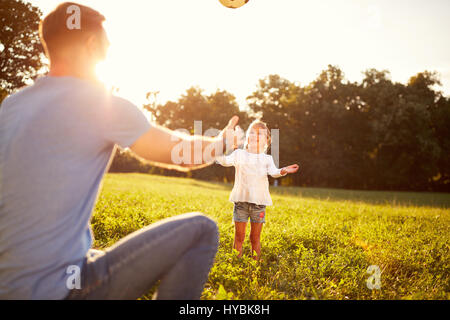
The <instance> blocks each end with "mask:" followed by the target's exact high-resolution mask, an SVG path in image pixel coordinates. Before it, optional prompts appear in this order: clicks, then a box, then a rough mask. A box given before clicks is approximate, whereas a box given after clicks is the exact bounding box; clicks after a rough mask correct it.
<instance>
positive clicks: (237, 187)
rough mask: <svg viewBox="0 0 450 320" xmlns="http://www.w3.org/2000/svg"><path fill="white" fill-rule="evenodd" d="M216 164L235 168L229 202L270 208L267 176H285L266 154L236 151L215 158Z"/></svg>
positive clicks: (270, 199)
mask: <svg viewBox="0 0 450 320" xmlns="http://www.w3.org/2000/svg"><path fill="white" fill-rule="evenodd" d="M216 162H217V163H219V164H221V165H222V166H224V167H231V166H234V167H235V170H236V171H235V179H234V186H233V190H232V191H231V194H230V199H229V200H230V201H231V202H238V201H241V202H250V203H255V204H259V205H266V206H271V205H272V198H271V197H270V193H269V179H267V175H268V174H270V175H271V176H272V177H274V178H279V177H281V176H285V175H286V174H284V175H282V174H281V169H278V168H277V167H276V166H275V163H274V161H273V158H272V156H271V155H268V154H266V153H251V152H248V151H246V150H243V149H236V150H234V151H233V152H232V153H231V154H229V155H228V156H225V155H222V156H219V157H216Z"/></svg>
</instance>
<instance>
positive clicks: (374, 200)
mask: <svg viewBox="0 0 450 320" xmlns="http://www.w3.org/2000/svg"><path fill="white" fill-rule="evenodd" d="M270 192H271V194H273V195H285V196H297V197H302V198H312V199H318V200H330V201H355V202H364V203H368V204H379V205H386V204H387V205H393V206H416V207H436V208H450V193H439V192H403V191H362V190H346V189H325V188H302V187H285V186H278V187H273V186H271V187H270Z"/></svg>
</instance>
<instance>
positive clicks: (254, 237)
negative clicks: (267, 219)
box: [250, 222, 263, 260]
mask: <svg viewBox="0 0 450 320" xmlns="http://www.w3.org/2000/svg"><path fill="white" fill-rule="evenodd" d="M250 227H251V230H250V242H251V243H252V257H253V259H255V260H259V258H260V257H261V241H260V239H261V230H262V227H263V223H261V222H251V223H250ZM253 252H256V256H254V254H253Z"/></svg>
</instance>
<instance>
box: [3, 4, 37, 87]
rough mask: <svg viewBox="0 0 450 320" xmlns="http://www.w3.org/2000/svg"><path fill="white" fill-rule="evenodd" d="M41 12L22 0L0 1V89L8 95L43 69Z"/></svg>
mask: <svg viewBox="0 0 450 320" xmlns="http://www.w3.org/2000/svg"><path fill="white" fill-rule="evenodd" d="M41 15H42V12H41V11H40V10H39V9H38V8H37V7H34V6H32V5H31V4H30V3H25V2H23V1H21V0H0V89H1V90H4V91H7V92H8V93H11V92H13V91H14V90H16V89H18V88H20V87H22V86H24V85H26V84H27V82H28V81H29V80H31V79H35V78H36V77H37V75H38V71H39V70H40V69H41V68H42V66H43V62H42V61H43V60H42V59H43V57H44V53H43V47H42V44H41V42H40V40H39V31H38V30H39V21H40V17H41Z"/></svg>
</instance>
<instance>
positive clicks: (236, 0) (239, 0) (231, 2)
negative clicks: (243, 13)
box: [219, 0, 248, 9]
mask: <svg viewBox="0 0 450 320" xmlns="http://www.w3.org/2000/svg"><path fill="white" fill-rule="evenodd" d="M219 1H220V3H221V4H223V5H224V6H225V7H227V8H231V9H237V8H240V7H242V6H243V5H244V4H246V3H247V2H248V0H219Z"/></svg>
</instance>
